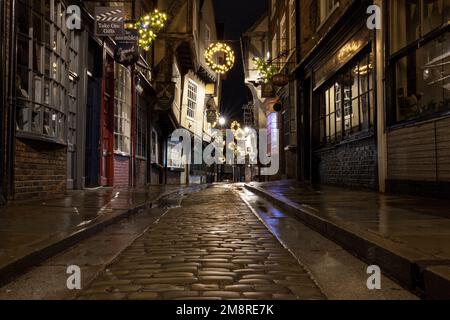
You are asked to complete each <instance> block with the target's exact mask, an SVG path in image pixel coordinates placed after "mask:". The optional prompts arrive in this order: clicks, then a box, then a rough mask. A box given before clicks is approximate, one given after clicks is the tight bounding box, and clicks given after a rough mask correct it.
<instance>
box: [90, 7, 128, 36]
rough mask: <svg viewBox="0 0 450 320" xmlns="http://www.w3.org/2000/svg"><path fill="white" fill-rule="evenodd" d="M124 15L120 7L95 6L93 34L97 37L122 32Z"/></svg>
mask: <svg viewBox="0 0 450 320" xmlns="http://www.w3.org/2000/svg"><path fill="white" fill-rule="evenodd" d="M124 25H125V17H124V10H123V8H121V7H96V8H95V34H96V35H97V36H99V37H114V36H116V35H119V34H123V33H124Z"/></svg>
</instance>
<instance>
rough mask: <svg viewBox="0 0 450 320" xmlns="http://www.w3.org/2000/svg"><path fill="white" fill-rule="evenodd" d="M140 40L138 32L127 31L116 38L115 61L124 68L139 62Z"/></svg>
mask: <svg viewBox="0 0 450 320" xmlns="http://www.w3.org/2000/svg"><path fill="white" fill-rule="evenodd" d="M138 38H139V33H138V31H137V30H125V31H124V33H123V34H122V35H118V36H116V37H115V40H116V49H115V51H114V59H115V60H116V62H118V63H120V64H122V65H124V66H130V65H132V64H135V63H136V62H137V61H138V60H139V49H138V45H137V40H138Z"/></svg>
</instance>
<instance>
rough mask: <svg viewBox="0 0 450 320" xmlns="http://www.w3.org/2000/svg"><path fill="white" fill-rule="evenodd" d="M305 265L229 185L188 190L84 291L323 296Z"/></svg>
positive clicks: (94, 295)
mask: <svg viewBox="0 0 450 320" xmlns="http://www.w3.org/2000/svg"><path fill="white" fill-rule="evenodd" d="M324 298H325V297H324V295H323V294H322V292H321V290H320V288H319V287H318V286H317V284H316V283H315V282H314V281H313V279H312V278H311V277H310V275H309V273H308V272H307V270H305V269H304V267H303V266H301V265H300V264H299V262H298V261H297V260H296V259H295V258H294V257H293V256H292V255H291V254H290V252H289V251H288V250H287V249H285V248H284V247H283V246H282V245H281V244H280V243H279V242H278V240H277V239H276V238H275V237H274V236H273V235H272V234H271V233H270V231H269V230H268V229H267V228H266V227H265V226H264V224H263V223H262V222H261V221H260V220H259V219H258V218H257V217H256V216H255V215H254V214H253V212H252V211H251V210H250V209H249V208H248V207H247V206H246V205H245V204H244V202H243V201H242V200H241V199H240V198H239V196H238V195H237V194H236V193H234V192H233V191H232V188H231V187H230V186H226V185H217V186H214V187H213V188H210V189H206V190H203V191H201V192H199V193H196V194H195V195H190V196H188V197H187V198H185V199H184V200H183V203H182V207H181V208H176V209H172V210H170V211H169V212H168V213H167V214H166V215H164V216H163V217H162V218H161V219H160V221H159V223H158V224H156V225H154V226H153V227H151V228H150V229H149V230H148V231H147V232H146V233H145V234H144V235H143V236H141V237H140V238H138V239H137V240H136V241H135V242H134V243H133V245H132V246H130V247H129V248H128V249H126V250H125V251H124V252H123V253H122V254H121V255H120V256H119V257H118V258H117V259H116V260H115V261H114V262H113V263H112V264H111V265H109V266H108V267H107V269H106V270H105V271H104V272H103V273H102V274H101V275H100V276H99V277H98V278H97V279H95V280H94V281H93V282H92V283H90V284H89V286H88V287H87V288H86V289H85V290H84V291H83V292H82V293H81V294H80V296H79V299H102V300H103V299H132V300H135V299H144V300H148V299H151V300H153V299H158V300H172V299H173V300H177V299H181V300H185V299H193V300H210V299H225V300H227V299H231V300H234V299H258V300H259V299H283V300H288V299H324Z"/></svg>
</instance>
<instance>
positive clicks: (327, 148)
mask: <svg viewBox="0 0 450 320" xmlns="http://www.w3.org/2000/svg"><path fill="white" fill-rule="evenodd" d="M328 43H329V45H328V46H326V47H322V48H321V50H320V51H318V52H316V54H315V55H314V59H312V61H311V62H310V64H309V66H307V67H306V74H308V75H310V77H309V79H310V82H309V84H308V82H307V81H306V80H305V81H304V82H303V85H302V87H303V89H304V88H310V87H311V88H310V89H309V91H308V92H302V93H301V94H300V96H301V97H302V100H301V101H303V102H305V101H308V102H310V106H311V109H310V110H309V111H308V112H304V111H303V112H302V114H303V117H305V115H310V119H307V118H306V119H305V118H303V119H304V121H303V123H305V121H308V122H309V125H310V126H311V129H310V134H311V139H310V144H311V147H310V148H311V149H310V151H308V152H305V151H303V153H304V154H308V153H309V152H310V154H311V158H310V159H311V161H310V163H311V176H312V182H313V183H321V184H330V185H338V186H345V187H354V188H368V189H376V188H377V175H378V173H377V144H376V138H375V129H374V128H375V127H376V121H375V111H374V110H375V109H376V108H375V90H374V80H375V74H374V73H375V72H374V70H375V68H374V50H373V33H372V32H370V31H369V30H368V29H367V28H366V26H365V21H363V20H362V19H361V21H359V22H355V23H354V24H353V25H351V24H345V25H343V26H341V27H339V26H337V31H336V32H335V33H334V36H333V39H330V41H329V42H328ZM308 94H309V96H308V97H306V98H305V95H308ZM302 131H303V132H304V130H302ZM308 145H309V143H308V144H306V143H303V147H305V146H308ZM303 174H304V173H303Z"/></svg>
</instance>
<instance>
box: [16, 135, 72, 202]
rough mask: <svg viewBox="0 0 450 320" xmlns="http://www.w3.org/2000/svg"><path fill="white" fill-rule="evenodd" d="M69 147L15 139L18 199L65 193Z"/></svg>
mask: <svg viewBox="0 0 450 320" xmlns="http://www.w3.org/2000/svg"><path fill="white" fill-rule="evenodd" d="M66 165H67V148H66V147H65V146H60V145H57V144H52V143H47V142H41V141H34V140H21V139H16V147H15V170H14V172H15V183H14V184H15V190H14V191H15V196H14V198H15V199H16V200H32V199H46V198H49V197H53V196H58V195H63V194H64V193H65V191H66Z"/></svg>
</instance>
